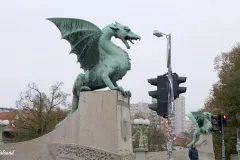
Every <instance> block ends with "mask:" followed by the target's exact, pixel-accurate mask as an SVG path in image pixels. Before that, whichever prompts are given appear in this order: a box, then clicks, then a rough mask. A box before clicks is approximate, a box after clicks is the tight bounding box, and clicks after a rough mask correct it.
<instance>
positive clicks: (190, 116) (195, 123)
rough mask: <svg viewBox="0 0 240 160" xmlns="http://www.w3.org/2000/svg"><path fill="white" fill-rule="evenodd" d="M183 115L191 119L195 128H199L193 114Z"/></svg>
mask: <svg viewBox="0 0 240 160" xmlns="http://www.w3.org/2000/svg"><path fill="white" fill-rule="evenodd" d="M185 116H187V117H188V118H189V120H191V121H192V124H193V126H194V128H195V129H196V128H199V126H198V122H197V120H196V118H195V117H194V116H193V114H185Z"/></svg>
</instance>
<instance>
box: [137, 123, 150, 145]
mask: <svg viewBox="0 0 240 160" xmlns="http://www.w3.org/2000/svg"><path fill="white" fill-rule="evenodd" d="M133 124H134V128H135V129H136V130H137V132H139V135H140V136H139V148H146V146H145V145H144V139H143V135H144V134H143V133H144V131H145V130H146V129H147V128H148V125H149V124H150V121H149V120H148V119H145V120H143V119H142V118H141V119H134V121H133ZM145 144H146V142H145Z"/></svg>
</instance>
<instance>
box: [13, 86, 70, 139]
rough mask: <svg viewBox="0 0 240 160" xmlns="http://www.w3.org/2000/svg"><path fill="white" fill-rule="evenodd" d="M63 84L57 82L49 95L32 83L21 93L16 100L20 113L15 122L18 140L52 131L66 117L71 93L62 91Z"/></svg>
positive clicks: (32, 137)
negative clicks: (68, 98)
mask: <svg viewBox="0 0 240 160" xmlns="http://www.w3.org/2000/svg"><path fill="white" fill-rule="evenodd" d="M62 85H63V83H58V82H57V83H56V84H54V85H53V86H52V87H51V88H50V94H49V95H47V94H46V93H44V92H42V91H40V90H39V88H38V87H37V86H36V84H34V83H30V84H29V85H28V89H27V91H25V92H23V93H21V94H20V99H19V100H17V101H16V106H17V108H18V109H19V113H18V114H17V115H18V117H17V119H16V120H15V122H14V125H15V128H16V131H17V132H16V133H15V134H14V137H15V139H16V141H26V140H30V139H34V138H37V137H40V136H42V135H44V134H46V133H48V132H50V131H52V130H53V129H54V128H55V126H56V124H57V123H59V122H60V121H61V120H63V119H64V118H65V117H66V115H67V113H68V111H69V109H68V108H66V106H68V103H67V97H68V96H69V94H67V93H64V92H62V91H61V86H62ZM61 108H64V109H61Z"/></svg>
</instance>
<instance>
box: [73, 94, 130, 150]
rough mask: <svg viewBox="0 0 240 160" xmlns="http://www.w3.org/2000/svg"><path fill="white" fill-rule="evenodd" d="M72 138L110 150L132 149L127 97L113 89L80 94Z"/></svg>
mask: <svg viewBox="0 0 240 160" xmlns="http://www.w3.org/2000/svg"><path fill="white" fill-rule="evenodd" d="M78 110H79V111H78V113H77V117H78V120H77V121H76V127H78V129H77V132H78V133H79V134H77V135H76V142H77V143H81V144H82V145H86V146H90V147H94V148H101V149H104V150H107V151H111V152H118V151H119V150H129V151H132V136H131V134H132V133H131V123H130V108H129V99H128V98H125V97H123V96H122V94H121V93H120V92H117V91H101V92H83V93H81V95H80V100H79V108H78Z"/></svg>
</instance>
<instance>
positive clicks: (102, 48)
mask: <svg viewBox="0 0 240 160" xmlns="http://www.w3.org/2000/svg"><path fill="white" fill-rule="evenodd" d="M48 20H49V21H51V22H53V23H54V24H55V25H56V26H57V28H58V29H59V30H60V32H61V35H62V38H63V39H65V40H67V41H68V42H69V43H70V44H71V51H70V53H74V54H76V55H77V60H78V61H77V62H79V63H80V65H81V66H80V67H81V68H82V69H83V70H84V72H85V73H80V74H79V75H78V76H77V78H76V80H75V83H74V86H73V90H72V93H73V100H72V111H71V113H70V114H72V113H73V112H74V111H76V110H77V108H78V101H79V96H80V92H82V91H93V90H97V89H103V88H105V87H109V88H110V89H111V90H118V91H120V92H121V93H122V94H124V95H125V96H129V97H130V96H131V92H130V91H124V89H123V88H122V87H121V86H118V84H117V81H118V80H120V79H122V78H123V77H124V76H125V74H126V73H127V71H129V70H130V69H131V62H130V58H129V56H128V53H127V52H126V51H125V50H123V49H121V48H120V47H118V46H117V45H115V44H114V43H112V42H111V38H112V37H115V38H118V39H120V40H122V42H123V43H124V44H125V46H126V47H127V49H130V45H129V43H128V41H130V42H131V43H133V42H132V41H133V40H140V39H141V38H140V36H139V35H137V34H135V33H133V32H132V31H131V29H130V28H129V27H127V26H125V25H122V24H120V23H118V22H115V24H110V25H108V26H106V27H105V28H103V29H102V30H101V29H99V28H98V27H97V26H96V25H94V24H92V23H91V22H88V21H85V20H82V19H73V18H49V19H48Z"/></svg>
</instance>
